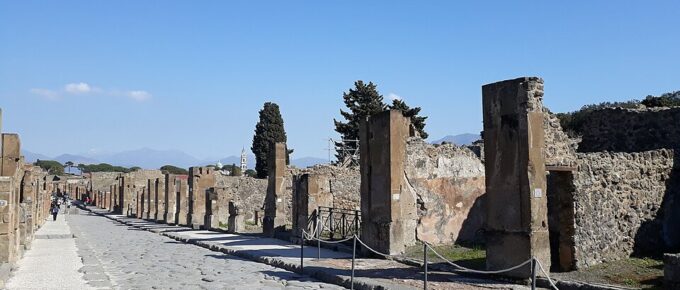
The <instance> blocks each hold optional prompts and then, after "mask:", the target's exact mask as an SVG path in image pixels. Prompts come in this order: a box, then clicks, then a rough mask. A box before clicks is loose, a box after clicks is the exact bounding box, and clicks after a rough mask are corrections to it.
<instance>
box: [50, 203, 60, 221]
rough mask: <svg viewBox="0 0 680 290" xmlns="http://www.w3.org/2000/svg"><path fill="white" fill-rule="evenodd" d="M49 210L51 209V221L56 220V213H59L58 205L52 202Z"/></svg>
mask: <svg viewBox="0 0 680 290" xmlns="http://www.w3.org/2000/svg"><path fill="white" fill-rule="evenodd" d="M51 211H52V221H56V220H57V214H58V213H59V206H58V205H56V204H53V205H52V209H51Z"/></svg>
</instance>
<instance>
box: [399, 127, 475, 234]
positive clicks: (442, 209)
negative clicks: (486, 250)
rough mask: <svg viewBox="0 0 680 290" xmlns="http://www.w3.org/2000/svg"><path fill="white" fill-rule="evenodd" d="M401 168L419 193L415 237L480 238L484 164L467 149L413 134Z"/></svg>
mask: <svg viewBox="0 0 680 290" xmlns="http://www.w3.org/2000/svg"><path fill="white" fill-rule="evenodd" d="M404 171H405V174H406V179H407V181H408V185H409V186H411V187H412V189H413V191H415V193H416V194H417V196H418V209H419V210H418V216H419V220H418V226H417V229H416V231H417V234H418V238H419V239H422V240H425V241H427V242H429V243H432V244H452V243H454V242H468V243H479V242H481V241H482V240H483V232H482V231H481V229H482V228H483V224H484V215H485V211H484V193H485V186H484V164H483V163H482V161H481V160H480V159H479V158H478V157H477V156H476V155H475V153H474V152H472V151H471V150H470V149H467V148H463V147H458V146H456V145H454V144H444V145H432V144H428V143H427V142H425V141H424V140H422V139H420V138H416V137H412V138H410V139H409V140H408V143H407V145H406V162H405V164H404Z"/></svg>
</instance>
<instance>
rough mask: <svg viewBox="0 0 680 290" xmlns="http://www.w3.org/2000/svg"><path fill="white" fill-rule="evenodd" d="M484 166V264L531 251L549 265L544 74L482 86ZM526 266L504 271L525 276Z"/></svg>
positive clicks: (499, 264) (506, 263)
mask: <svg viewBox="0 0 680 290" xmlns="http://www.w3.org/2000/svg"><path fill="white" fill-rule="evenodd" d="M482 97H483V106H484V156H485V169H486V198H487V200H486V202H487V221H486V222H487V224H486V247H487V248H486V253H487V254H486V267H487V269H488V270H499V269H506V268H509V267H512V266H515V265H518V264H520V263H522V262H524V261H526V260H528V259H530V258H531V257H536V258H537V259H539V261H540V262H541V263H542V264H543V266H544V267H545V268H546V269H549V268H550V244H549V239H548V220H547V212H548V210H547V198H546V171H545V160H544V157H543V156H544V155H543V151H544V150H545V149H544V147H545V144H544V136H543V118H544V117H543V110H542V107H543V105H542V97H543V80H542V79H540V78H536V77H524V78H518V79H514V80H507V81H502V82H497V83H493V84H488V85H485V86H483V87H482ZM530 274H531V268H530V266H528V265H527V266H526V267H522V268H520V269H517V270H515V271H512V272H509V273H507V274H506V275H508V276H513V277H517V278H529V276H530Z"/></svg>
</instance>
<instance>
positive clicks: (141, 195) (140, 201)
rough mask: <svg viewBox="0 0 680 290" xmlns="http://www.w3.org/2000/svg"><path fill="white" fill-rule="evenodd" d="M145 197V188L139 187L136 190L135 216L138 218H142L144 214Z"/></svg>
mask: <svg viewBox="0 0 680 290" xmlns="http://www.w3.org/2000/svg"><path fill="white" fill-rule="evenodd" d="M145 197H146V188H140V189H139V190H138V191H137V218H138V219H143V218H144V215H145V214H146V209H145V206H144V205H145V202H146V201H145Z"/></svg>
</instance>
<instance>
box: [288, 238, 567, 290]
mask: <svg viewBox="0 0 680 290" xmlns="http://www.w3.org/2000/svg"><path fill="white" fill-rule="evenodd" d="M300 238H301V239H300V272H304V266H303V261H304V244H305V240H309V241H316V242H317V248H318V254H317V259H321V243H324V244H340V243H344V242H347V241H350V240H352V244H353V246H352V269H351V274H350V289H354V268H355V260H356V249H357V243H358V244H360V245H361V246H363V247H364V248H366V249H367V250H369V251H370V252H372V253H374V254H376V255H379V256H382V257H384V258H387V259H391V260H394V258H398V256H394V255H390V254H385V253H381V252H379V251H376V250H375V249H373V248H371V247H369V246H368V245H367V244H366V243H364V241H362V240H361V239H359V237H357V235H356V234H355V235H353V236H352V237H350V238H346V239H343V240H337V241H336V240H334V241H328V240H322V239H319V238H317V237H315V236H313V235H310V234H308V233H307V232H306V231H305V230H303V231H302V235H301V237H300ZM420 242H421V243H422V244H423V272H424V278H423V289H427V282H428V274H429V271H428V265H429V264H430V262H428V258H427V254H428V252H430V251H431V252H432V253H433V254H434V255H435V256H437V257H438V258H439V259H441V260H443V261H444V262H445V263H447V264H449V265H451V266H453V267H454V268H456V270H453V271H454V272H461V273H474V274H483V275H493V274H501V273H507V272H510V271H514V270H517V269H519V268H522V267H524V266H526V265H527V264H529V265H530V266H531V289H532V290H535V289H536V278H537V277H536V276H537V275H538V271H539V270H540V271H541V272H542V273H543V275H544V276H545V277H546V279H547V280H548V282H549V283H550V286H551V287H552V288H553V289H555V290H559V288H557V286H556V285H555V282H554V281H553V280H552V279H551V278H550V276H549V274H548V272H547V271H546V270H545V269H544V268H543V265H542V264H541V261H539V260H538V259H536V257H532V258H531V259H528V260H526V261H524V262H522V263H520V264H518V265H516V266H512V267H510V268H507V269H501V270H493V271H483V270H475V269H470V268H466V267H463V266H461V265H458V264H456V263H454V262H452V261H451V260H449V259H447V258H445V257H444V256H442V255H441V254H440V253H439V252H437V251H436V250H435V249H434V248H432V246H430V244H428V243H426V242H424V241H420ZM411 261H414V262H418V263H420V261H415V260H411Z"/></svg>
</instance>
